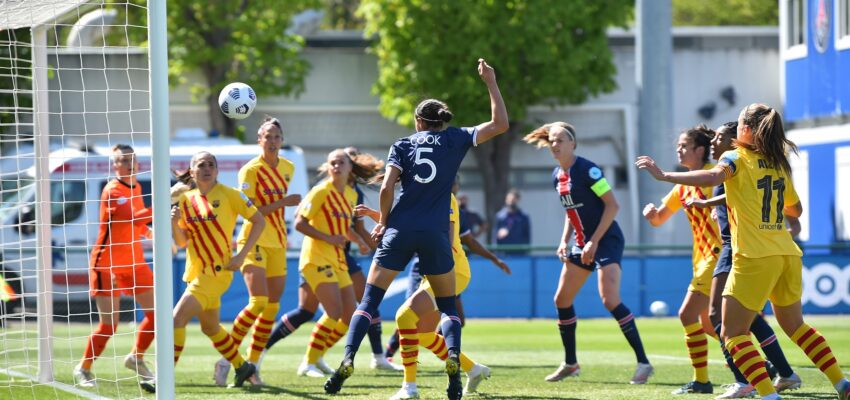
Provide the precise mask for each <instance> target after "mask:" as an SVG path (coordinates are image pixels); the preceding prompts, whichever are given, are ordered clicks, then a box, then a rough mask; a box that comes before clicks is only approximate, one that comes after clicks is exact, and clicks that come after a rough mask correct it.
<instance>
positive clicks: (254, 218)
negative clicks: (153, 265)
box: [171, 151, 266, 387]
mask: <svg viewBox="0 0 850 400" xmlns="http://www.w3.org/2000/svg"><path fill="white" fill-rule="evenodd" d="M188 177H191V181H192V182H193V183H194V185H195V186H196V188H195V189H192V190H189V191H187V192H185V193H183V194H181V195H180V197H179V198H178V200H177V204H176V205H175V206H174V207H172V209H171V226H172V229H173V234H174V242H175V243H176V244H177V246H179V247H187V248H188V249H187V254H186V272H185V273H184V274H183V280H184V281H186V282H188V284H189V285H188V286H187V287H186V291H185V292H183V296H182V297H181V298H180V300H179V301H178V302H177V306H175V307H174V363H175V364H176V363H177V360H178V359H179V358H180V354H181V353H182V352H183V346H184V345H185V343H186V325H188V324H189V321H191V320H192V318H194V317H197V318H198V320H199V321H200V323H201V331H202V332H203V333H204V334H205V335H207V337H209V338H210V340H211V341H212V343H213V346H214V347H215V349H216V350H217V351H218V352H219V353H221V355H222V356H223V357H224V358H225V359H227V360H228V362H230V363H231V364H232V365H233V367H234V368H235V380H234V383H233V386H235V387H241V386H242V384H243V383H244V382H245V380H246V379H248V378H250V377H251V375H253V374H254V372H255V371H256V368H255V367H254V364H252V363H251V362H249V361H245V359H244V358H242V355H241V354H240V353H239V347H238V346H237V345H236V342H235V341H234V340H233V337H232V336H230V334H229V333H227V330H226V329H225V328H224V327H223V326H221V324H220V316H219V309H220V308H221V296H222V295H223V294H224V292H226V291H227V289H228V288H229V287H230V282H231V281H232V280H233V271H236V270H237V269H239V267H241V266H242V265H244V264H245V260H246V258H247V257H248V253H249V252H250V251H251V250H252V249H255V247H254V246H256V245H257V241H258V240H259V239H260V236H262V234H263V228H265V226H266V221H265V218H264V216H263V214H262V212H260V211H259V210H257V208H256V207H254V205H253V203H252V202H251V200H250V199H248V197H247V196H245V194H244V193H242V192H240V191H238V190H236V189H233V188H230V187H227V186H225V185H222V184H220V183H218V181H217V180H216V179H217V177H218V163H217V161H216V159H215V156H213V155H212V154H210V153H208V152H205V151H202V152H200V153H197V154H195V155H194V156H193V157H192V160H191V162H190V168H189V170H188V171H186V173H184V174H182V175H181V177H179V179H180V180H181V181H183V182H184V183H185V182H186V179H187V178H188ZM240 215H241V216H242V218H244V219H245V221H246V223H248V222H250V223H251V228H250V230H249V231H248V235H247V237H246V238H245V242H244V245H243V246H242V247H240V248H239V251H238V252H237V253H236V255H233V251H232V250H231V240H232V237H233V229H234V228H235V227H236V219H237V217H238V216H240Z"/></svg>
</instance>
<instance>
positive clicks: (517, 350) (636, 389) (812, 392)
mask: <svg viewBox="0 0 850 400" xmlns="http://www.w3.org/2000/svg"><path fill="white" fill-rule="evenodd" d="M808 322H809V323H811V324H812V325H813V326H815V327H817V328H818V330H819V331H821V332H822V333H824V335H825V336H826V337H827V338H828V340H829V342H830V345H831V346H832V349H833V350H834V351H835V354H836V357H837V358H838V359H839V361H843V362H844V364H843V365H844V366H845V369H846V366H847V365H848V364H847V363H849V362H850V361H848V360H850V334H848V332H850V318H848V317H841V316H833V317H810V318H808ZM638 326H639V327H640V330H641V334H642V336H643V340H644V345H645V347H646V349H647V353H648V354H649V355H650V356H649V357H650V360H651V361H652V363H653V364H654V365H655V368H656V372H655V376H653V377H652V378H651V379H650V382H649V384H647V385H643V386H631V385H628V383H627V382H628V380H629V378H630V377H631V374H632V372H633V370H634V364H635V360H634V355H633V353H632V352H631V349H630V348H629V347H628V344H627V343H626V341H625V340H624V338H623V336H622V334H621V333H620V330H619V329H617V326H616V324H615V323H614V321H612V320H610V319H596V320H590V319H586V320H580V321H579V325H578V346H579V353H578V357H579V362H580V363H581V365H582V374H581V376H580V377H579V378H576V379H571V380H567V381H564V382H559V383H548V382H545V381H543V377H544V376H546V375H547V374H549V373H550V372H552V371H553V370H554V369H555V368H556V367H557V365H558V363H559V362H560V361H561V360H562V358H563V351H562V348H561V343H560V337H559V336H558V333H557V328H556V326H555V324H554V322H553V321H550V320H530V321H529V320H470V321H468V324H467V327H466V328H465V329H464V332H463V348H464V350H465V352H467V353H468V354H469V355H470V357H472V358H473V359H474V360H476V361H478V362H481V363H483V364H486V365H488V366H490V368H491V369H492V373H493V375H492V378H491V379H490V380H489V381H486V382H484V383H483V384H482V385H481V388H480V392H481V394H479V395H471V396H468V398H470V399H474V398H480V399H526V400H532V399H668V398H669V399H672V398H680V397H676V396H672V395H670V391H671V390H673V389H675V388H677V387H678V386H680V385H681V384H683V383H685V382H687V381H688V380H690V378H691V369H690V363H689V362H688V361H687V359H686V357H687V354H686V352H685V346H684V343H683V334H682V328H681V326H680V325H679V323H678V321H677V320H675V319H645V318H644V319H640V320H639V321H638ZM121 328H122V329H119V333H120V332H122V331H123V333H124V334H125V335H123V336H121V335H119V336H118V337H117V340H113V341H110V345H109V347H108V348H107V350H106V351H105V352H104V357H103V358H102V359H100V360H98V361H97V362H96V363H95V367H94V372H95V374H96V375H97V376H98V378H99V379H101V380H105V381H106V382H101V383H100V386H99V389H98V393H99V394H101V395H102V396H106V397H111V398H121V399H126V398H136V397H147V398H151V399H152V398H153V397H152V396H150V395H143V394H141V392H140V391H139V388H138V386H137V385H136V381H135V378H134V377H133V375H132V373H131V372H130V371H129V370H126V369H125V368H124V367H123V364H122V362H121V361H122V360H123V355H124V354H126V353H127V351H129V349H130V347H131V344H132V336H131V335H129V334H128V333H129V332H128V331H129V327H128V326H126V325H125V326H122V327H121ZM311 328H312V325H310V326H305V327H303V328H302V329H301V330H300V331H299V332H297V333H296V334H295V335H293V336H291V337H290V338H287V339H286V340H285V341H283V342H281V343H279V344H278V346H276V347H275V348H274V349H273V350H272V351H271V353H270V354H268V355H267V356H266V358H265V360H264V362H263V379H264V380H265V381H266V383H267V384H268V385H269V386H267V387H262V388H253V387H247V388H245V389H224V388H219V387H216V386H214V385H213V382H212V379H211V375H212V370H213V363H214V362H215V361H216V360H217V359H218V357H219V356H218V354H217V353H216V352H215V350H214V349H213V348H212V346H211V345H210V342H209V340H208V339H207V338H206V337H205V336H203V335H202V334H201V333H200V328H199V327H198V326H194V325H193V326H190V327H189V330H188V332H189V338H188V340H187V346H186V349H185V351H184V352H183V356H182V357H181V359H180V363H179V364H178V365H177V367H176V370H175V374H176V382H177V398H178V399H198V400H200V399H203V400H210V399H225V398H226V399H279V398H285V399H328V398H336V399H346V400H348V399H352V400H353V399H387V398H389V396H391V395H392V394H393V393H395V391H396V390H397V389H398V387H399V386H400V384H401V374H400V373H389V372H375V371H372V370H370V369H369V368H368V361H369V358H370V355H369V345H368V343H367V342H366V341H364V343H363V347H361V353H360V355H359V356H358V360H357V364H356V367H357V369H356V370H355V375H354V376H353V377H352V378H350V379H349V380H348V381H347V383H346V385H345V387H344V388H343V391H342V393H341V394H339V395H337V396H326V395H324V393H323V390H322V384H323V383H324V380H317V379H310V378H300V377H297V376H295V369H296V368H297V366H298V363H299V362H300V361H301V358H302V356H303V354H304V349H305V346H306V343H307V336H308V334H309V330H310V329H311ZM775 328H776V327H775ZM88 329H89V328H88V326H87V325H82V324H79V325H72V326H70V327H67V326H66V325H62V326H61V327H57V330H56V332H55V334H56V335H57V336H58V337H60V338H68V337H78V338H80V337H85V335H86V334H87V333H88ZM13 330H14V328H10V331H13ZM390 330H391V325H390V324H385V325H384V331H385V332H389V331H390ZM386 336H387V335H385V339H386ZM777 336H779V337H780V340H781V342H782V346H783V348H784V350H785V354H786V355H787V357H788V359H789V361H790V362H791V364H792V366H793V367H794V368H795V370H796V372H797V373H798V374H799V375H800V376H801V377H802V378H803V388H802V389H801V390H798V391H794V392H790V393H788V394H784V395H783V398H786V399H789V398H790V399H834V398H836V397H835V391H834V390H833V389H832V386H831V385H830V384H829V381H828V380H827V379H826V378H825V377H824V376H823V375H822V374H821V373H820V372H819V371H818V370H816V369H815V368H813V367H812V365H811V363H810V362H809V361H808V359H807V358H806V357H805V355H804V354H803V353H802V351H801V350H799V349H798V348H797V347H796V346H794V345H792V344H791V342H790V341H789V340H788V339H787V337H785V335H783V334H781V333H779V334H777ZM11 337H12V335H9V336H8V337H7V339H9V338H11ZM0 338H2V337H0ZM28 340H31V338H29V339H28ZM83 342H84V341H83V340H81V339H74V340H68V339H57V340H56V341H55V345H56V347H55V348H56V350H55V354H56V360H55V361H56V363H55V371H56V377H57V379H58V380H59V381H61V382H65V383H69V384H70V383H71V382H72V381H71V368H73V366H74V364H75V363H76V360H77V359H78V358H79V356H80V354H81V353H82V348H83ZM16 343H18V342H15V341H12V340H5V341H0V346H8V347H7V348H6V349H2V350H3V352H4V354H6V353H7V352H9V351H10V350H13V349H12V348H11V347H12V346H19V344H16ZM244 348H245V344H243V349H244ZM341 351H342V349H341V346H337V348H335V349H333V350H332V351H331V352H330V353H329V354H328V355H327V357H326V359H327V360H328V362H329V364H331V365H334V364H335V363H337V362H338V361H339V360H340V358H341ZM709 351H710V360H711V361H710V362H711V363H710V365H709V366H710V374H711V379H712V381H713V382H714V383H715V385H716V386H715V396H716V395H717V394H718V393H720V392H721V391H722V388H720V387H719V386H720V384H725V383H730V382H731V381H732V375H731V374H730V373H729V372H728V370H727V368H726V367H725V365H724V364H722V357H721V355H720V351H719V349H718V346H717V345H716V343H714V342H712V346H711V347H710V349H709ZM9 354H10V356H8V357H12V356H15V355H17V356H20V355H21V354H20V353H16V352H11V353H9ZM29 357H30V359H33V358H35V353H30V354H29ZM420 359H421V363H422V364H421V366H420V369H419V382H418V383H419V390H420V394H421V396H422V398H426V399H440V398H445V391H444V389H445V383H446V379H445V376H444V375H443V374H442V372H441V371H442V369H441V363H440V362H439V361H438V360H437V359H436V357H434V356H432V355H431V354H428V353H427V350H425V349H421V350H420ZM152 360H153V359H152V358H151V361H152ZM14 362H15V361H14V358H5V359H4V358H3V357H0V368H2V367H7V366H9V365H11V364H12V363H14ZM29 373H30V374H33V375H34V374H35V371H30V372H29ZM116 379H117V380H118V381H119V382H118V383H116V382H115V381H116ZM10 382H11V384H12V385H11V386H10ZM713 397H714V396H708V395H699V396H694V395H692V396H689V398H702V399H709V398H713ZM0 398H2V399H15V400H24V399H39V400H41V399H73V398H77V396H76V395H73V394H68V393H66V392H63V391H59V390H56V389H53V388H50V387H48V386H33V385H32V384H31V383H30V382H28V381H26V380H22V379H17V378H15V379H12V380H9V378H8V377H7V376H4V375H0Z"/></svg>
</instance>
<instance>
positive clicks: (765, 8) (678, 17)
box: [673, 0, 779, 26]
mask: <svg viewBox="0 0 850 400" xmlns="http://www.w3.org/2000/svg"><path fill="white" fill-rule="evenodd" d="M673 25H676V26H715V25H771V26H777V25H779V7H777V5H776V0H713V1H705V0H673Z"/></svg>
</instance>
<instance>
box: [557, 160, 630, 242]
mask: <svg viewBox="0 0 850 400" xmlns="http://www.w3.org/2000/svg"><path fill="white" fill-rule="evenodd" d="M552 181H553V183H554V185H555V190H557V191H558V195H559V196H560V198H561V204H562V205H563V206H564V209H565V210H566V211H567V217H568V218H569V220H570V225H572V226H573V229H574V230H575V234H576V245H577V246H579V247H584V245H585V242H586V241H587V240H588V239H589V238H590V237H591V236H593V233H594V232H596V227H597V226H599V220H600V219H602V212H603V211H605V203H603V202H602V199H601V198H600V197H602V195H604V194H605V193H608V192H609V191H611V186H610V185H609V184H608V181H607V180H606V179H605V177H604V176H603V175H602V170H601V169H599V167H598V166H596V164H594V163H593V162H592V161H590V160H587V159H585V158H582V157H576V161H575V162H574V163H573V166H572V167H570V170H569V171H564V170H562V169H561V168H560V167H555V170H554V171H553V172H552ZM612 233H616V234H619V235H622V232H621V231H620V226H619V225H617V221H614V222H613V223H611V226H610V227H609V228H608V231H607V232H605V235H608V234H612ZM605 235H603V237H604V236H605Z"/></svg>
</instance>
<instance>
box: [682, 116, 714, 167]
mask: <svg viewBox="0 0 850 400" xmlns="http://www.w3.org/2000/svg"><path fill="white" fill-rule="evenodd" d="M682 134H683V135H685V137H687V138H688V139H690V140H691V141H692V142H694V147H695V148H696V147H702V148H703V153H702V163H703V164H705V163H707V162H708V157H710V156H711V139H712V138H713V137H714V131H713V130H711V128H709V127H707V126H705V124H699V125H697V126H695V127H693V128H690V129H687V130H685V131H683V132H682Z"/></svg>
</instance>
